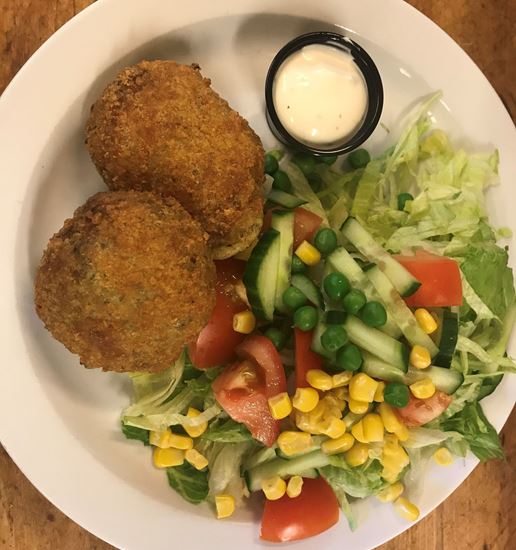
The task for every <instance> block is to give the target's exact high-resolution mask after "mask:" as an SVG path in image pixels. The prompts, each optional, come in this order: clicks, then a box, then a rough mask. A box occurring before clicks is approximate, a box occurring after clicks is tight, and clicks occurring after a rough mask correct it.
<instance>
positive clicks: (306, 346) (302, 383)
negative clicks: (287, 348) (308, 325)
mask: <svg viewBox="0 0 516 550" xmlns="http://www.w3.org/2000/svg"><path fill="white" fill-rule="evenodd" d="M313 334H314V333H313V331H311V330H310V331H306V332H304V331H302V330H300V329H298V328H295V329H294V338H295V354H296V388H306V387H307V386H308V385H309V384H308V382H307V381H306V373H307V372H308V371H309V370H311V369H322V367H323V359H322V357H321V356H320V355H317V353H314V352H313V351H312V350H311V349H310V346H311V345H312V339H313Z"/></svg>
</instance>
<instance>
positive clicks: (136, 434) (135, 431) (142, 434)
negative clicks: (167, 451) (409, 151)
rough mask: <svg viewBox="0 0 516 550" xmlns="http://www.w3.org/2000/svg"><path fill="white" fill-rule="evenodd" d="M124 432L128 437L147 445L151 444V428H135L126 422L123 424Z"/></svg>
mask: <svg viewBox="0 0 516 550" xmlns="http://www.w3.org/2000/svg"><path fill="white" fill-rule="evenodd" d="M122 433H123V434H124V435H125V437H127V439H135V440H136V441H141V442H142V443H143V444H144V445H145V446H148V445H150V443H149V430H143V429H142V428H135V427H134V426H126V425H125V424H122Z"/></svg>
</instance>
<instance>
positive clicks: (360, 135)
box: [265, 31, 383, 156]
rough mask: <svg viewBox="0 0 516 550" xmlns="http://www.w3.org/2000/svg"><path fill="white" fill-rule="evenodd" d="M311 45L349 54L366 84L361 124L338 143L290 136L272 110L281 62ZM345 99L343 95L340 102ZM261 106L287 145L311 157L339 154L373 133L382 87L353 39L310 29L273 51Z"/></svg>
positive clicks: (277, 135)
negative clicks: (313, 142) (365, 102)
mask: <svg viewBox="0 0 516 550" xmlns="http://www.w3.org/2000/svg"><path fill="white" fill-rule="evenodd" d="M311 44H325V45H328V46H332V47H334V48H339V49H341V50H344V51H345V52H347V53H349V54H351V55H352V57H353V60H354V61H355V63H356V65H357V66H358V68H359V69H360V71H361V72H362V75H363V77H364V81H365V83H366V87H367V95H368V103H367V111H366V114H365V116H364V118H363V120H362V123H361V124H360V126H359V127H358V129H357V130H356V132H354V133H353V134H352V135H351V136H347V137H346V138H345V139H344V140H343V141H342V142H340V143H333V144H330V145H328V146H327V147H326V146H323V145H320V146H316V145H308V144H306V143H303V142H302V141H299V140H297V139H296V138H294V137H293V136H292V135H291V134H290V133H289V132H288V131H287V130H286V129H285V127H284V126H283V124H281V121H280V119H279V117H278V114H277V113H276V109H275V106H274V99H273V85H274V79H275V77H276V73H277V72H278V69H279V68H280V66H281V65H282V63H283V62H284V61H285V60H286V59H287V57H289V56H290V55H292V54H293V53H295V52H297V51H298V50H300V49H301V48H303V47H304V46H309V45H311ZM345 100H346V99H345V98H343V101H345ZM265 105H266V108H267V113H266V115H267V123H268V124H269V127H270V129H271V131H272V133H273V134H274V135H275V136H276V138H277V139H278V140H279V141H281V142H282V143H284V144H285V145H286V146H287V147H289V148H291V149H294V150H296V151H302V152H305V153H310V154H312V155H315V156H325V155H342V154H343V153H348V152H349V151H352V150H353V149H356V148H357V147H359V146H360V145H361V144H362V143H364V141H365V140H366V139H367V138H368V137H369V136H370V135H371V134H372V133H373V131H374V129H375V128H376V126H377V125H378V121H379V120H380V115H381V114H382V108H383V86H382V79H381V77H380V73H379V72H378V69H377V67H376V65H375V64H374V62H373V60H372V59H371V57H370V56H369V54H368V53H367V52H366V51H365V50H364V49H363V48H362V47H361V46H359V45H358V44H357V43H356V42H353V40H351V39H349V38H347V37H346V36H344V35H342V34H337V33H334V32H322V31H321V32H310V33H308V34H303V35H301V36H298V37H297V38H294V39H293V40H291V41H290V42H289V43H288V44H286V45H285V46H283V48H281V50H280V51H279V52H278V53H277V54H276V56H275V57H274V59H273V60H272V63H271V65H270V67H269V71H268V72H267V78H266V80H265Z"/></svg>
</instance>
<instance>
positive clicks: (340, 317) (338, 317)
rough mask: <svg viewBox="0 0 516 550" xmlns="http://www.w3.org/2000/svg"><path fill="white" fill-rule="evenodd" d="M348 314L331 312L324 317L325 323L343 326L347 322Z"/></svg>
mask: <svg viewBox="0 0 516 550" xmlns="http://www.w3.org/2000/svg"><path fill="white" fill-rule="evenodd" d="M347 316H348V315H347V313H346V312H345V311H337V310H330V311H327V312H326V314H325V316H324V322H325V323H326V324H327V325H342V323H344V322H345V321H346V317H347Z"/></svg>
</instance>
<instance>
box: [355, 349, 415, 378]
mask: <svg viewBox="0 0 516 550" xmlns="http://www.w3.org/2000/svg"><path fill="white" fill-rule="evenodd" d="M362 359H363V363H362V369H361V370H362V372H365V373H366V374H367V375H368V376H370V377H371V378H377V379H378V380H384V381H385V382H399V383H400V384H405V383H406V382H405V373H404V372H403V371H401V370H400V369H398V368H396V367H393V366H392V365H390V364H389V363H386V362H385V361H382V360H381V359H379V358H378V357H375V356H374V355H373V354H372V353H368V352H364V353H362ZM407 370H408V369H407Z"/></svg>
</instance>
